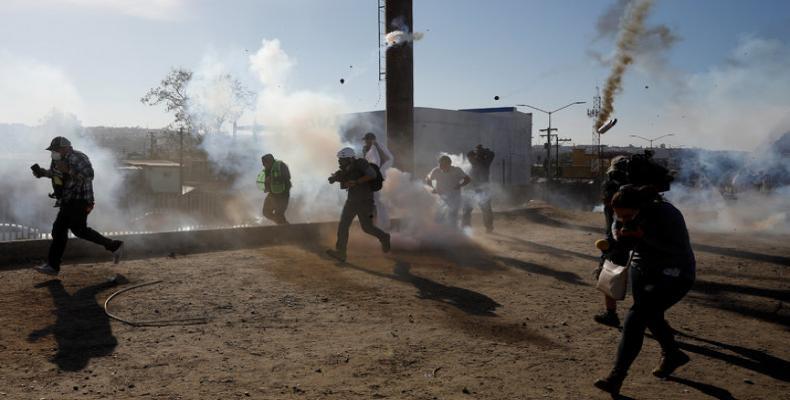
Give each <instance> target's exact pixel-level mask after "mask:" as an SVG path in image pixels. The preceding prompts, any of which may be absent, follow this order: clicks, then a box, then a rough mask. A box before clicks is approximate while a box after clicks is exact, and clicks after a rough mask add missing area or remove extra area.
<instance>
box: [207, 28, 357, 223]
mask: <svg viewBox="0 0 790 400" xmlns="http://www.w3.org/2000/svg"><path fill="white" fill-rule="evenodd" d="M248 61H249V73H251V74H252V75H253V76H254V77H255V78H256V79H257V80H258V83H259V84H260V87H261V89H260V90H259V91H258V93H257V96H256V97H257V101H256V103H255V104H254V107H253V111H252V113H251V114H252V119H253V121H255V122H256V123H258V124H261V125H262V126H263V129H262V130H261V131H260V132H257V134H256V135H255V136H254V137H253V136H252V135H249V134H246V133H245V135H244V136H239V137H237V138H236V139H234V138H231V137H229V136H228V135H225V134H220V133H219V132H217V133H214V134H208V135H206V136H205V137H204V141H203V144H202V146H203V149H204V150H205V151H206V152H207V153H208V156H209V159H210V161H211V162H212V163H213V164H214V165H215V166H217V167H219V168H220V169H222V170H223V171H225V172H228V173H230V174H232V175H233V176H235V177H236V178H235V179H236V180H235V182H234V186H235V188H236V189H237V190H236V193H237V195H238V196H239V197H240V198H241V199H242V201H241V203H240V204H239V205H237V206H238V207H239V208H240V209H238V210H236V211H237V212H238V214H239V217H238V218H239V220H240V221H239V222H244V221H250V220H254V219H257V218H259V217H260V216H261V203H262V201H263V198H264V197H265V195H264V194H263V193H262V192H260V191H259V190H258V188H257V186H256V185H255V179H256V176H257V174H258V173H259V172H260V170H261V168H262V167H261V163H260V158H261V156H262V155H263V154H266V153H272V154H273V155H274V156H275V157H276V158H277V159H279V160H282V161H284V162H285V163H286V164H287V165H288V166H289V169H290V171H291V175H292V183H293V188H292V190H291V204H290V206H289V210H288V212H287V214H286V216H287V217H289V218H290V219H291V220H292V221H294V222H306V221H330V220H336V219H337V217H338V215H339V212H340V206H341V205H342V201H343V196H344V194H345V193H344V192H341V191H340V190H339V188H338V187H337V185H335V186H334V187H333V186H330V185H329V183H328V182H327V177H328V176H329V175H330V174H331V173H332V172H334V171H335V170H336V169H337V158H336V153H337V151H338V150H339V149H340V148H341V147H343V144H342V142H341V139H340V125H341V122H342V121H341V118H342V115H343V114H344V113H346V112H347V107H346V105H345V103H344V102H343V101H342V100H341V99H338V98H335V97H332V96H331V95H329V94H326V93H321V92H316V91H309V90H291V89H290V88H289V87H288V77H289V75H290V74H291V71H292V69H293V68H294V67H295V65H296V62H295V61H294V60H293V59H292V58H291V57H290V56H289V55H288V54H287V53H286V52H285V51H284V50H283V49H282V47H281V45H280V41H279V40H277V39H274V40H263V42H262V45H261V48H260V49H259V50H258V51H257V52H255V53H254V54H252V55H250V57H249V60H248ZM225 70H226V69H225V67H224V66H222V65H218V64H217V63H207V64H206V63H204V65H203V66H201V67H200V68H199V69H198V70H196V71H195V76H196V77H202V78H200V79H199V80H198V82H200V81H211V80H212V79H213V78H212V77H213V76H217V75H218V74H223V73H224V71H225ZM198 87H201V85H198ZM202 87H203V89H201V90H200V91H198V93H200V95H199V96H193V101H194V103H195V107H196V108H200V109H202V110H210V109H213V107H214V105H216V104H224V103H225V100H224V97H225V96H224V94H223V92H222V91H216V90H205V86H202Z"/></svg>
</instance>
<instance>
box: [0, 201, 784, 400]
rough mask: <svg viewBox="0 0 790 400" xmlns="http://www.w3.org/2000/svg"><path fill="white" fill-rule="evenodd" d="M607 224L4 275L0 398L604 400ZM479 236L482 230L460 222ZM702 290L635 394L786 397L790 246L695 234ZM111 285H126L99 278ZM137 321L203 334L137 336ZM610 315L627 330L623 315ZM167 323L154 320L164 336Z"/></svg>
mask: <svg viewBox="0 0 790 400" xmlns="http://www.w3.org/2000/svg"><path fill="white" fill-rule="evenodd" d="M602 218H603V217H602V215H601V214H593V213H582V212H571V211H561V210H555V209H551V208H546V207H533V208H530V209H527V210H523V211H518V212H511V213H509V214H507V215H505V216H499V217H498V220H497V231H496V233H495V234H492V235H485V234H479V235H477V236H476V237H475V238H474V239H473V240H472V241H469V242H467V243H456V244H454V245H452V246H446V247H439V246H437V247H435V248H432V249H424V250H422V251H419V252H416V251H406V250H402V249H400V250H399V249H397V248H396V249H394V251H393V252H392V253H391V254H389V255H386V256H382V255H381V253H380V251H379V250H378V248H377V246H376V245H377V243H375V241H374V240H372V239H370V238H368V237H363V236H361V235H360V234H358V233H355V234H354V235H353V236H352V248H351V254H350V257H349V260H348V263H346V264H338V263H335V262H332V261H330V260H328V259H327V258H326V257H324V256H323V254H322V252H323V250H322V249H323V248H324V246H326V245H328V244H329V243H330V242H331V240H332V238H331V237H332V234H331V233H328V234H327V235H326V239H325V243H312V244H306V245H302V246H277V247H267V248H260V249H253V250H243V251H228V252H216V253H206V254H190V255H176V256H175V257H163V258H153V259H144V260H130V261H126V262H124V263H122V264H121V265H120V266H113V265H111V264H108V263H93V264H78V265H65V266H64V268H63V273H62V274H61V276H60V277H59V278H60V279H59V280H47V279H46V277H44V276H41V275H38V274H35V273H34V272H32V271H31V270H29V269H15V270H5V271H0V281H2V283H3V285H2V286H1V287H0V360H1V361H0V392H1V393H0V399H41V398H47V399H71V398H74V399H76V398H80V399H86V398H87V399H100V398H111V399H120V398H154V399H182V398H183V399H232V398H247V397H250V398H260V399H280V398H282V399H377V398H390V399H544V398H548V399H606V398H608V396H606V395H604V394H602V393H600V392H598V391H597V390H596V389H594V388H593V387H592V382H593V381H594V379H595V378H597V377H598V376H601V375H602V374H604V373H606V372H607V371H608V369H609V368H610V366H611V362H612V359H613V354H614V350H615V348H616V345H617V341H618V338H619V331H618V330H617V329H613V328H607V327H604V326H601V325H598V324H596V323H595V322H593V320H592V315H593V314H594V313H596V312H598V311H599V310H600V309H601V308H602V304H601V303H602V298H601V295H600V294H599V293H597V292H596V291H595V289H594V288H593V287H592V286H591V278H590V271H591V270H592V269H593V268H594V266H595V265H596V263H597V259H598V257H597V254H596V250H595V249H594V248H593V241H594V240H595V239H597V238H599V236H600V233H599V232H600V226H601V225H602V221H601V220H602ZM475 223H476V224H479V221H475ZM692 239H693V242H694V243H695V248H696V252H697V258H698V264H699V266H698V282H697V284H696V286H695V287H694V289H693V290H692V292H691V293H690V294H689V295H688V296H687V297H686V299H684V300H683V301H682V302H681V303H680V304H678V305H677V306H675V307H674V308H673V309H671V310H670V312H669V313H668V320H669V322H670V324H671V325H672V326H673V327H675V328H676V329H677V330H679V331H680V332H681V333H682V336H681V337H680V341H681V342H682V347H683V348H684V349H685V350H686V351H687V352H688V353H689V354H690V356H691V357H692V362H691V363H690V364H688V365H687V366H685V367H683V368H682V369H681V370H679V371H678V372H677V373H676V375H675V377H674V378H671V379H670V380H668V381H660V380H658V379H656V378H654V377H652V376H651V375H650V373H649V371H650V370H651V369H652V367H654V365H655V364H656V362H657V360H658V357H659V350H658V346H657V344H656V343H655V342H654V341H653V340H650V339H648V340H646V341H645V346H644V348H643V351H642V353H641V354H640V356H639V358H638V359H637V361H636V363H635V364H634V366H633V368H632V371H631V374H630V375H629V377H628V379H627V380H626V383H625V385H624V387H623V393H624V394H625V395H627V396H628V397H626V398H629V397H630V398H635V399H709V398H716V399H734V398H735V399H790V363H789V362H788V361H787V360H790V346H788V343H790V331H789V330H788V329H789V328H788V327H790V309H789V308H790V282H789V281H788V280H787V279H786V275H787V273H788V271H789V270H788V268H790V237H788V236H778V235H765V236H759V235H746V234H739V235H735V234H726V235H725V234H703V233H694V232H693V233H692ZM115 273H120V274H122V275H123V276H125V277H126V278H127V279H128V281H129V283H127V284H112V283H106V282H105V281H106V278H107V277H108V276H111V275H113V274H115ZM155 280H162V282H161V283H159V284H156V285H151V286H147V287H142V288H139V289H134V290H130V291H128V292H126V293H123V294H120V295H119V296H117V297H116V298H115V299H113V301H112V303H111V304H110V310H111V311H112V312H113V313H115V314H117V315H119V316H122V317H123V318H127V319H131V320H136V321H144V320H148V321H151V320H155V321H167V320H173V319H183V318H193V317H205V318H207V323H205V324H198V325H186V326H184V325H178V324H176V325H170V326H156V327H133V326H129V325H126V324H123V323H121V322H118V321H115V320H109V319H108V318H107V317H106V316H105V314H104V311H103V309H102V305H103V304H104V301H105V299H106V298H107V297H108V296H109V295H110V294H112V293H113V292H115V291H117V290H119V289H121V288H124V287H129V286H131V285H133V284H135V283H143V282H150V281H155ZM629 303H630V299H627V300H626V301H625V302H624V303H623V304H622V306H621V310H620V315H621V317H622V315H623V312H624V310H625V308H626V307H627V306H628V305H629ZM164 325H167V324H166V323H164Z"/></svg>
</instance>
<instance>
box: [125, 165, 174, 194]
mask: <svg viewBox="0 0 790 400" xmlns="http://www.w3.org/2000/svg"><path fill="white" fill-rule="evenodd" d="M123 164H124V165H125V166H124V167H121V170H122V171H125V172H127V174H129V177H128V178H127V179H133V180H135V181H136V182H137V183H136V184H138V185H142V188H141V189H144V190H146V191H149V192H151V193H179V194H180V193H182V188H181V176H180V173H181V165H180V164H179V163H177V162H172V161H165V160H124V161H123Z"/></svg>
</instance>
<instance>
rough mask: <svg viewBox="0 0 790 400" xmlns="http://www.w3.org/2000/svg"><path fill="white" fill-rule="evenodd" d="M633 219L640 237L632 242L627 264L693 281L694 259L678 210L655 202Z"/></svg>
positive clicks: (670, 205)
mask: <svg viewBox="0 0 790 400" xmlns="http://www.w3.org/2000/svg"><path fill="white" fill-rule="evenodd" d="M637 218H638V219H639V225H640V227H641V228H642V230H643V231H644V236H642V238H640V239H638V240H636V241H635V244H634V251H633V254H632V259H631V266H633V267H634V268H640V269H642V270H643V271H646V272H650V273H655V274H663V275H667V276H671V277H680V278H684V279H687V280H691V281H693V280H694V279H695V277H696V260H695V258H694V251H693V250H692V249H691V240H690V239H689V233H688V229H687V228H686V222H685V220H684V219H683V214H681V213H680V210H678V209H677V208H675V206H673V205H672V204H670V203H668V202H666V201H659V202H656V203H653V204H651V205H649V206H647V207H645V208H643V209H642V210H641V211H640V215H639V216H638V217H637Z"/></svg>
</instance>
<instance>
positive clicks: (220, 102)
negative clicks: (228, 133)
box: [189, 74, 255, 133]
mask: <svg viewBox="0 0 790 400" xmlns="http://www.w3.org/2000/svg"><path fill="white" fill-rule="evenodd" d="M192 89H193V91H192V93H191V94H192V97H191V99H190V102H191V103H190V110H189V112H190V117H191V119H192V122H193V124H194V125H195V128H196V130H197V131H199V132H201V133H219V132H222V127H223V126H224V125H225V123H227V122H234V121H236V120H238V119H239V117H241V115H242V114H243V113H244V111H245V110H247V109H250V108H251V106H252V104H253V103H254V100H255V93H254V92H253V91H251V90H248V89H247V88H245V87H244V85H242V83H241V82H240V81H239V80H238V79H236V78H234V77H233V76H232V75H230V74H220V75H216V76H213V77H208V78H206V79H202V80H199V81H197V82H194V84H193V88H192Z"/></svg>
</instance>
